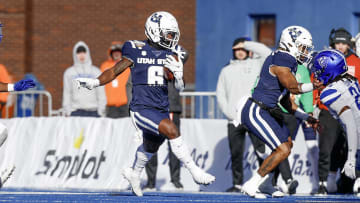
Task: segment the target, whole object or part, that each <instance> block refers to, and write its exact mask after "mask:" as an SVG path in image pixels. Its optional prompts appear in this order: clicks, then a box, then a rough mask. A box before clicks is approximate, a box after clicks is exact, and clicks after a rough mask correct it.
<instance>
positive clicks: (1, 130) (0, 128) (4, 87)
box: [0, 22, 35, 188]
mask: <svg viewBox="0 0 360 203" xmlns="http://www.w3.org/2000/svg"><path fill="white" fill-rule="evenodd" d="M2 37H3V35H2V24H1V22H0V42H1V40H2ZM32 87H35V82H34V81H33V80H20V81H19V82H17V83H15V84H12V83H2V82H0V92H12V91H23V90H27V89H29V88H32ZM7 136H8V130H7V127H6V126H5V125H4V124H2V123H0V147H1V146H2V145H3V144H4V142H5V140H6V139H7ZM14 170H15V166H14V165H10V166H9V167H8V168H6V169H4V170H3V171H2V172H1V174H0V188H1V187H2V186H3V185H4V183H5V182H6V181H7V180H8V179H9V178H10V176H11V175H12V173H13V172H14Z"/></svg>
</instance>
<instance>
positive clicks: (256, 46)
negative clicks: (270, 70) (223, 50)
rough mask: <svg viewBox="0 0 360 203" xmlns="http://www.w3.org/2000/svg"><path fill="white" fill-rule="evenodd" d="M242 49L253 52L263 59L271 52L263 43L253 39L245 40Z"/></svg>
mask: <svg viewBox="0 0 360 203" xmlns="http://www.w3.org/2000/svg"><path fill="white" fill-rule="evenodd" d="M244 49H246V50H249V51H251V52H254V53H255V54H256V55H258V56H259V57H260V58H263V59H265V58H266V57H268V56H269V55H270V53H271V49H270V48H269V47H267V46H266V45H265V44H263V43H259V42H254V41H245V42H244Z"/></svg>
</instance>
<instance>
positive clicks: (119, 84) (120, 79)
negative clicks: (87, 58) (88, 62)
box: [100, 41, 131, 118]
mask: <svg viewBox="0 0 360 203" xmlns="http://www.w3.org/2000/svg"><path fill="white" fill-rule="evenodd" d="M121 48H122V44H121V43H120V42H118V41H114V42H112V44H111V46H110V48H109V51H108V54H109V58H108V60H106V61H104V62H103V63H102V64H101V66H100V70H101V72H104V71H106V70H107V69H109V68H111V67H113V66H114V65H115V64H116V63H117V62H118V61H120V60H121V57H122V53H121ZM105 93H106V99H107V105H106V116H107V117H109V118H122V117H129V116H130V114H129V105H128V103H129V101H131V75H130V69H126V70H125V71H124V72H123V73H121V74H120V75H119V76H117V77H116V78H115V79H114V80H113V81H111V83H109V84H106V85H105Z"/></svg>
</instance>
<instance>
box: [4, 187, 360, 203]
mask: <svg viewBox="0 0 360 203" xmlns="http://www.w3.org/2000/svg"><path fill="white" fill-rule="evenodd" d="M0 202H360V198H358V197H356V196H353V195H328V196H322V197H318V196H301V195H297V196H287V197H284V198H267V199H253V198H249V197H247V196H245V195H242V194H235V193H204V192H196V193H189V192H181V193H171V192H149V193H145V194H144V196H143V197H136V196H134V195H133V194H132V193H131V192H130V191H124V192H104V191H100V192H97V191H83V190H73V191H44V190H15V189H4V190H2V191H1V192H0Z"/></svg>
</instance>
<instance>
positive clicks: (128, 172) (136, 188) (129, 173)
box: [122, 168, 143, 197]
mask: <svg viewBox="0 0 360 203" xmlns="http://www.w3.org/2000/svg"><path fill="white" fill-rule="evenodd" d="M122 175H123V176H124V178H125V179H126V180H128V181H129V183H130V186H131V189H132V191H133V193H134V194H135V195H136V196H139V197H141V196H143V192H142V190H141V185H140V177H138V176H137V175H136V174H135V173H134V171H133V169H132V168H126V169H124V170H123V173H122Z"/></svg>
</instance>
